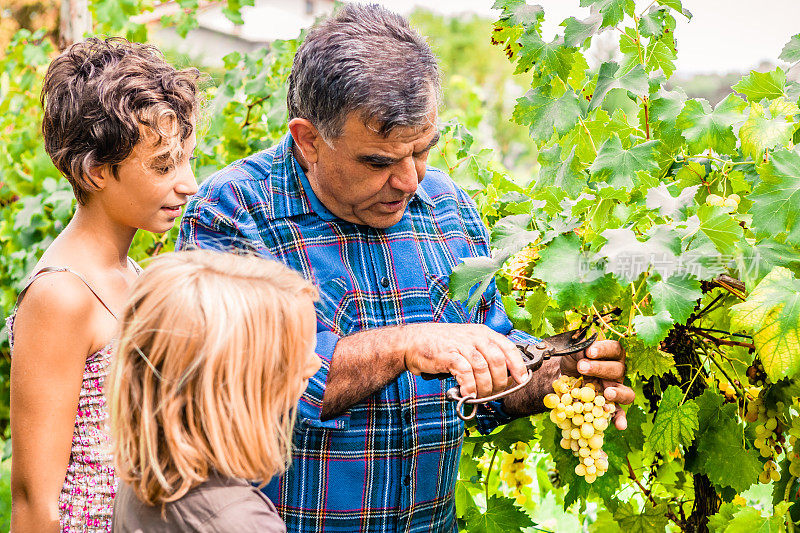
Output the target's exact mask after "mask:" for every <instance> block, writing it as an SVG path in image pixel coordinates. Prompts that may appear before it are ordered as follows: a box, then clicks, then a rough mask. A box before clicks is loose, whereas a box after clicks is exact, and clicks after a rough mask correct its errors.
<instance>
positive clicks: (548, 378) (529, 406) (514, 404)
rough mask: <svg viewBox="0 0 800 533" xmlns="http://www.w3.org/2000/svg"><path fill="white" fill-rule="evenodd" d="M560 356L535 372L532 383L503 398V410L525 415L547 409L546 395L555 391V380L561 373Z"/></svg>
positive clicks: (512, 413)
mask: <svg viewBox="0 0 800 533" xmlns="http://www.w3.org/2000/svg"><path fill="white" fill-rule="evenodd" d="M560 368H561V365H560V362H559V360H558V358H553V359H549V360H547V361H545V362H544V364H543V365H542V366H541V368H539V370H537V371H536V372H534V374H533V378H531V381H530V383H528V385H527V386H526V387H523V388H522V390H520V391H518V392H515V393H514V394H512V395H510V396H507V397H506V398H504V399H503V410H505V412H506V413H508V414H509V415H512V416H525V415H531V414H534V413H541V412H543V411H544V410H545V407H544V397H545V395H547V394H548V393H551V392H553V381H555V380H556V379H557V378H558V377H559V376H560V375H561V369H560Z"/></svg>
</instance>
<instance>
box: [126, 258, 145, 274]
mask: <svg viewBox="0 0 800 533" xmlns="http://www.w3.org/2000/svg"><path fill="white" fill-rule="evenodd" d="M128 263H130V265H131V266H132V267H133V269H134V270H135V271H136V274H137V275H139V274H141V273H142V271H143V270H142V267H140V266H139V263H137V262H136V261H134V260H133V259H131V258H130V257H128Z"/></svg>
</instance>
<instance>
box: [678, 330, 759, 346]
mask: <svg viewBox="0 0 800 533" xmlns="http://www.w3.org/2000/svg"><path fill="white" fill-rule="evenodd" d="M689 331H691V332H692V333H696V334H697V335H700V336H701V337H703V338H706V339H708V340H710V341H711V342H713V343H714V345H715V346H741V347H742V348H748V349H750V350H755V349H756V347H755V345H754V344H753V343H752V342H742V341H731V340H727V339H720V338H719V337H715V336H713V335H711V334H710V333H706V332H705V331H703V330H702V329H699V328H692V327H690V328H689Z"/></svg>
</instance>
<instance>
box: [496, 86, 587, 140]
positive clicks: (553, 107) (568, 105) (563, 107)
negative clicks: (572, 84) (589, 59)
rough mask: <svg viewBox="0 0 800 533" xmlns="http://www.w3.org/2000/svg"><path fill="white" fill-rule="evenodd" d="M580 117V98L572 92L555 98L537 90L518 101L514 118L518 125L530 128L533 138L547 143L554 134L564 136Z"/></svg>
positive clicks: (539, 89)
mask: <svg viewBox="0 0 800 533" xmlns="http://www.w3.org/2000/svg"><path fill="white" fill-rule="evenodd" d="M580 116H581V107H580V104H579V102H578V97H577V96H575V93H573V92H572V91H567V92H566V93H564V94H563V95H562V96H559V97H557V98H553V97H552V96H549V95H547V94H545V91H544V90H543V89H542V88H537V89H535V90H531V91H528V94H526V95H525V96H523V97H521V98H519V99H518V100H517V105H516V107H514V113H513V115H512V118H513V120H514V122H516V123H517V124H522V125H523V126H525V125H528V126H529V128H530V135H531V138H533V139H534V140H536V141H546V140H548V139H550V137H552V136H553V133H557V134H558V135H563V134H564V133H566V132H567V131H569V130H570V129H572V128H573V127H574V126H575V124H577V123H578V119H579V118H580Z"/></svg>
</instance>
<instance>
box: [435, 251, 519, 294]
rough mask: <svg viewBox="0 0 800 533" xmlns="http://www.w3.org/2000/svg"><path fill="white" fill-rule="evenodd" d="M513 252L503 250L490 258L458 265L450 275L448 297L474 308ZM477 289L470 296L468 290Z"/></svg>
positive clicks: (470, 259)
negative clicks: (475, 287) (464, 302)
mask: <svg viewBox="0 0 800 533" xmlns="http://www.w3.org/2000/svg"><path fill="white" fill-rule="evenodd" d="M513 253H514V252H513V251H511V250H505V251H503V252H501V253H498V254H495V255H494V256H492V257H470V258H468V259H465V260H464V262H462V263H460V264H458V265H457V266H456V267H455V268H454V269H453V272H452V273H451V274H450V285H449V292H450V297H451V298H453V299H456V300H461V301H462V302H463V301H467V305H468V306H469V307H474V306H475V305H476V304H477V303H478V301H480V299H481V296H482V295H483V293H484V292H485V291H486V288H487V287H488V286H489V283H491V282H492V280H493V279H494V276H495V274H497V271H498V270H500V269H501V268H502V267H503V263H505V262H506V260H508V258H509V257H511V255H512V254H513ZM475 285H478V288H477V289H475V291H474V292H472V294H471V295H470V290H471V289H472V288H473V287H474V286H475Z"/></svg>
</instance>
